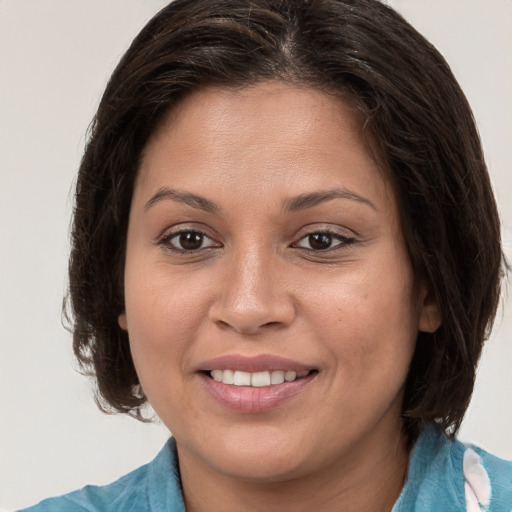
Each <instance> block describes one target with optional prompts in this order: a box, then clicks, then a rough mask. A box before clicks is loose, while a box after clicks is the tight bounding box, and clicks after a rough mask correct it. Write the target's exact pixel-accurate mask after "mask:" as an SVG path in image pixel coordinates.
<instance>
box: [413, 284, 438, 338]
mask: <svg viewBox="0 0 512 512" xmlns="http://www.w3.org/2000/svg"><path fill="white" fill-rule="evenodd" d="M442 320H443V318H442V315H441V309H440V307H439V304H438V302H437V300H436V298H435V297H434V294H433V293H432V292H431V290H430V289H429V286H428V285H427V284H426V283H422V285H421V289H420V315H419V318H418V330H419V331H422V332H429V333H433V332H435V331H437V329H439V326H440V325H441V322H442Z"/></svg>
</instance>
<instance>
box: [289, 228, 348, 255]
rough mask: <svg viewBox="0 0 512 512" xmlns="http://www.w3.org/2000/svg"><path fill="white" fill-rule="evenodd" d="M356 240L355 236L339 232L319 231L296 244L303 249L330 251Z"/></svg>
mask: <svg viewBox="0 0 512 512" xmlns="http://www.w3.org/2000/svg"><path fill="white" fill-rule="evenodd" d="M355 241H356V240H355V239H354V238H351V237H347V236H343V235H340V234H338V233H330V232H328V231H318V232H315V233H310V234H309V235H306V236H305V237H304V238H301V239H300V240H299V242H298V243H297V244H296V245H297V247H300V248H301V249H308V250H309V251H329V250H336V249H341V248H343V247H346V246H348V245H350V244H353V243H354V242H355Z"/></svg>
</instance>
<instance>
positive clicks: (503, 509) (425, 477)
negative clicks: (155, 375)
mask: <svg viewBox="0 0 512 512" xmlns="http://www.w3.org/2000/svg"><path fill="white" fill-rule="evenodd" d="M383 471H385V468H383ZM468 493H469V494H468ZM467 499H469V501H471V506H469V505H468V508H466V500H467ZM474 507H479V508H474ZM466 510H482V511H487V512H512V462H509V461H505V460H502V459H499V458H498V457H495V456H493V455H491V454H489V453H487V452H485V451H483V450H481V449H479V448H476V447H473V446H471V447H470V446H466V445H464V444H462V443H461V442H459V441H457V440H451V439H448V438H447V437H446V436H445V435H444V434H443V433H441V432H439V431H438V430H437V429H435V428H434V427H430V428H427V429H425V430H424V431H423V433H422V434H421V435H420V437H419V439H418V441H417V442H416V444H415V446H414V448H413V450H412V453H411V458H410V461H409V470H408V475H407V481H406V483H405V485H404V488H403V490H402V492H401V494H400V497H399V498H398V500H397V502H396V503H395V506H394V507H393V510H392V512H459V511H460V512H463V511H466ZM75 511H76V512H185V506H184V503H183V496H182V493H181V484H180V477H179V469H178V462H177V455H176V443H175V441H174V439H172V438H171V439H170V440H169V441H168V442H167V444H166V445H165V446H164V448H163V449H162V450H161V451H160V453H159V454H158V455H157V457H156V458H155V459H154V460H153V461H152V462H150V463H149V464H146V465H144V466H141V467H140V468H138V469H136V470H135V471H133V472H131V473H129V474H128V475H126V476H124V477H122V478H120V479H119V480H117V481H116V482H114V483H112V484H110V485H106V486H87V487H84V488H83V489H81V490H79V491H75V492H72V493H70V494H66V495H64V496H61V497H59V498H50V499H48V500H44V501H42V502H41V503H39V504H38V505H35V506H33V507H30V508H27V509H24V512H75Z"/></svg>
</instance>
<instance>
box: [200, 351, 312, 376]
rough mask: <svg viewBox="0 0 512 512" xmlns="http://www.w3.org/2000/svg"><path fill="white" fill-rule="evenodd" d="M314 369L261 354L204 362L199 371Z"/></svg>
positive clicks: (231, 355)
mask: <svg viewBox="0 0 512 512" xmlns="http://www.w3.org/2000/svg"><path fill="white" fill-rule="evenodd" d="M314 369H315V368H314V367H312V366H308V365H305V364H303V363H300V362H298V361H293V360H292V359H287V358H285V357H280V356H273V355H270V354H261V355H258V356H243V355H237V354H229V355H225V356H220V357H215V358H213V359H209V360H207V361H204V362H202V363H201V365H200V366H199V369H198V370H199V371H211V370H238V371H243V372H244V371H245V372H251V373H253V372H265V371H279V370H280V371H285V372H288V371H294V372H297V373H298V372H304V371H309V370H314Z"/></svg>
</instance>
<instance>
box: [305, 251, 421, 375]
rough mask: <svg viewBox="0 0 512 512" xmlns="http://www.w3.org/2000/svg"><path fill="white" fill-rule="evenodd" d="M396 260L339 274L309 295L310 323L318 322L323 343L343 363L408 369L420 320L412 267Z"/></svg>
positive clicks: (405, 262) (399, 259)
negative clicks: (313, 320) (325, 342)
mask: <svg viewBox="0 0 512 512" xmlns="http://www.w3.org/2000/svg"><path fill="white" fill-rule="evenodd" d="M394 259H395V262H394V264H392V262H393V260H388V259H386V260H384V261H383V262H382V264H381V265H379V266H378V267H376V268H371V269H368V268H367V267H366V268H365V269H364V270H361V271H359V270H357V271H356V270H354V272H348V271H347V272H346V273H344V274H343V275H342V274H341V273H340V275H339V278H331V279H330V280H329V281H326V282H325V283H324V286H323V287H320V288H318V293H316V294H314V293H310V294H309V297H308V303H309V305H310V307H311V310H310V317H311V316H313V315H315V316H316V318H317V322H316V325H317V330H318V332H319V334H320V337H321V339H324V340H329V345H330V347H331V350H332V351H333V352H335V354H336V356H337V359H338V360H339V361H345V362H346V361H350V364H351V365H354V366H361V367H368V366H370V365H375V366H376V367H378V366H379V364H380V363H382V362H383V361H387V363H386V364H387V365H388V366H394V367H395V368H396V367H399V366H400V367H404V366H405V367H407V366H408V363H409V360H410V358H411V357H412V352H413V350H414V345H415V340H416V336H417V326H418V318H419V315H418V310H417V307H416V301H415V292H414V287H413V283H414V280H413V276H412V271H411V270H410V265H409V264H408V261H407V260H405V261H403V259H402V258H400V257H399V255H398V256H397V257H396V258H394ZM395 362H396V365H395ZM381 366H382V365H381Z"/></svg>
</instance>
